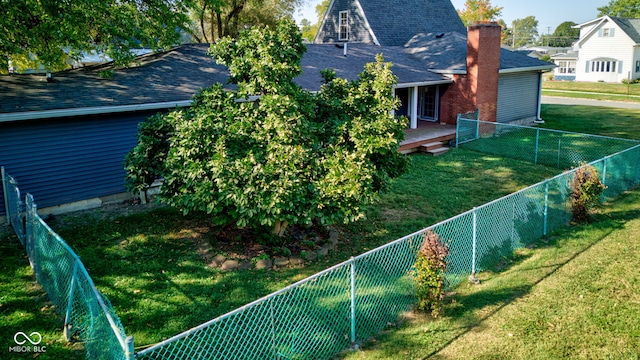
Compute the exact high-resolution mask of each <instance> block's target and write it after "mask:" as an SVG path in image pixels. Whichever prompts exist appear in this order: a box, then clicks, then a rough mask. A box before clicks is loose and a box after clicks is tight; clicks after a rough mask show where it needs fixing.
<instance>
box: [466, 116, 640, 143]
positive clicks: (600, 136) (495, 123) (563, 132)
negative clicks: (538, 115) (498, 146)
mask: <svg viewBox="0 0 640 360" xmlns="http://www.w3.org/2000/svg"><path fill="white" fill-rule="evenodd" d="M460 120H463V121H469V122H477V123H483V124H489V125H500V126H506V127H517V128H523V129H536V130H542V131H547V132H555V133H561V134H571V135H581V136H588V137H595V138H600V139H609V140H618V141H625V142H631V143H640V140H634V139H624V138H617V137H612V136H604V135H595V134H585V133H579V132H574V131H564V130H556V129H547V128H540V127H533V126H525V125H515V124H506V123H499V122H493V121H484V120H475V119H466V118H461V119H460Z"/></svg>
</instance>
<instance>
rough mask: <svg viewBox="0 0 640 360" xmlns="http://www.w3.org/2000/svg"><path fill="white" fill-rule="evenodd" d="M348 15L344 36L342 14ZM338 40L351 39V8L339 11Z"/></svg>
mask: <svg viewBox="0 0 640 360" xmlns="http://www.w3.org/2000/svg"><path fill="white" fill-rule="evenodd" d="M343 14H344V15H345V17H346V24H344V26H345V28H346V29H345V36H344V37H343V36H342V26H343V24H342V15H343ZM338 40H341V41H342V40H349V10H343V11H340V12H339V13H338Z"/></svg>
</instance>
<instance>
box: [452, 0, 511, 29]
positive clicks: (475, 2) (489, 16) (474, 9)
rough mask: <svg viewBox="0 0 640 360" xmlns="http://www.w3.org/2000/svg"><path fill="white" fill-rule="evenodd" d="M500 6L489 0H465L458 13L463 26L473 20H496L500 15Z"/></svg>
mask: <svg viewBox="0 0 640 360" xmlns="http://www.w3.org/2000/svg"><path fill="white" fill-rule="evenodd" d="M502 9H503V8H502V7H499V6H493V5H491V1H490V0H467V1H466V2H465V3H464V7H463V8H462V10H458V15H459V16H460V19H461V20H462V22H463V23H464V25H465V26H469V25H471V24H472V23H473V22H475V21H496V20H497V19H498V18H500V16H501V15H502Z"/></svg>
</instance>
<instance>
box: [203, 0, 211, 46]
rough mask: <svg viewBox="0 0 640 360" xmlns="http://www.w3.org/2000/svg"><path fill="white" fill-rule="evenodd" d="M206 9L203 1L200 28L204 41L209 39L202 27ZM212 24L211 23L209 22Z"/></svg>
mask: <svg viewBox="0 0 640 360" xmlns="http://www.w3.org/2000/svg"><path fill="white" fill-rule="evenodd" d="M206 11H207V3H206V2H205V3H204V5H203V6H202V13H201V14H200V30H202V36H204V41H206V42H207V43H210V41H209V39H207V30H206V29H205V27H204V14H205V12H206ZM211 26H213V24H211Z"/></svg>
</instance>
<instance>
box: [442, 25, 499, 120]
mask: <svg viewBox="0 0 640 360" xmlns="http://www.w3.org/2000/svg"><path fill="white" fill-rule="evenodd" d="M501 34H502V27H501V26H500V25H498V23H496V22H477V23H474V24H473V25H471V26H469V28H468V36H467V64H466V65H467V73H466V74H459V75H458V74H456V75H453V77H452V78H453V84H451V85H450V86H449V88H448V89H447V91H446V92H445V93H444V94H443V96H442V100H441V105H442V108H441V111H440V115H441V118H440V121H441V122H442V123H445V124H455V122H456V116H457V115H458V114H463V113H467V112H472V111H475V110H476V109H480V119H482V120H486V121H496V110H497V108H498V71H499V69H500V35H501Z"/></svg>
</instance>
